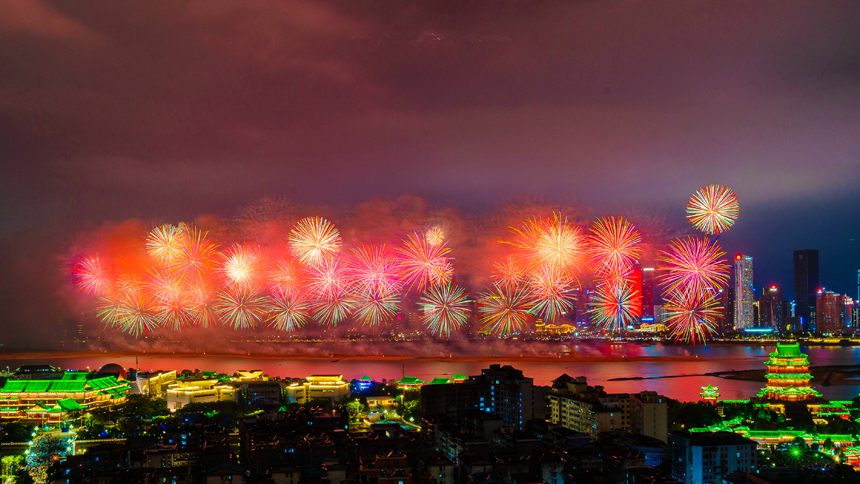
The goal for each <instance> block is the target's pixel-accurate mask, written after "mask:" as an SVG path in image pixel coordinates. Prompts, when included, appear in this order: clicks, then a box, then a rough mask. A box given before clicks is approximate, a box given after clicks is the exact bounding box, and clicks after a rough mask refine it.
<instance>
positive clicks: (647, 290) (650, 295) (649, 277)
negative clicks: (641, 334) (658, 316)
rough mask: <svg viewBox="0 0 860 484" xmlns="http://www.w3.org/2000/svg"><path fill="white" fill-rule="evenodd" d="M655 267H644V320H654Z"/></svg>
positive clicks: (647, 321) (649, 321)
mask: <svg viewBox="0 0 860 484" xmlns="http://www.w3.org/2000/svg"><path fill="white" fill-rule="evenodd" d="M654 272H655V271H654V268H653V267H643V268H642V322H643V323H653V322H654Z"/></svg>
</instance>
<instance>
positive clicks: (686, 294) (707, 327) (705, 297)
mask: <svg viewBox="0 0 860 484" xmlns="http://www.w3.org/2000/svg"><path fill="white" fill-rule="evenodd" d="M722 309H723V308H722V307H720V305H719V303H718V302H717V299H716V294H713V293H710V294H700V293H696V292H690V291H679V292H673V293H671V294H670V295H669V297H668V298H666V299H665V303H664V304H663V314H664V316H663V318H664V321H665V322H666V325H667V327H668V328H669V331H670V335H671V336H672V337H673V338H675V341H681V340H683V341H684V342H685V343H692V344H696V343H697V342H699V343H702V344H704V343H705V341H706V340H707V338H708V337H709V336H710V335H711V334H712V333H714V332H715V331H716V324H715V320H716V318H718V317H719V316H720V315H721V311H722Z"/></svg>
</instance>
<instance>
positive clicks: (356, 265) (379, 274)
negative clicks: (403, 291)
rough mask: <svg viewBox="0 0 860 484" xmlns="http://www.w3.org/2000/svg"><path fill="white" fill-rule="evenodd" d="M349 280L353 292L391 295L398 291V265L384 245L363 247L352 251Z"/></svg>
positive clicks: (399, 282)
mask: <svg viewBox="0 0 860 484" xmlns="http://www.w3.org/2000/svg"><path fill="white" fill-rule="evenodd" d="M352 253H353V258H352V261H351V265H350V270H349V273H350V279H351V281H352V284H353V285H354V286H355V290H356V291H357V292H360V293H365V294H393V293H397V292H399V291H400V288H401V287H402V285H403V283H402V282H401V281H400V277H399V271H400V265H399V264H398V260H397V258H396V257H394V255H392V254H391V253H390V252H388V250H387V249H386V247H385V245H363V246H361V247H359V248H357V249H353V250H352Z"/></svg>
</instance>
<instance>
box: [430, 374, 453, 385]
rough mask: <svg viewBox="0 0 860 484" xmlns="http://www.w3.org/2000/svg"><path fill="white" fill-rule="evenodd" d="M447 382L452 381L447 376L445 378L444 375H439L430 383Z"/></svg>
mask: <svg viewBox="0 0 860 484" xmlns="http://www.w3.org/2000/svg"><path fill="white" fill-rule="evenodd" d="M446 383H451V381H450V380H448V379H447V378H445V377H444V376H437V377H436V378H434V379H433V381H431V382H430V383H429V384H430V385H444V384H446Z"/></svg>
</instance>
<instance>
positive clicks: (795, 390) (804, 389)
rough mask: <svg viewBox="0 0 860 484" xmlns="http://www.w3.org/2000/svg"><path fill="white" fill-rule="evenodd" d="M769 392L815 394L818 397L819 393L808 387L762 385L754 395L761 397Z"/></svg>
mask: <svg viewBox="0 0 860 484" xmlns="http://www.w3.org/2000/svg"><path fill="white" fill-rule="evenodd" d="M769 393H774V394H777V395H810V394H812V395H815V396H817V397H820V396H821V394H820V393H818V392H817V391H815V390H813V389H812V388H809V387H764V388H762V389H761V391H759V392H758V394H757V395H756V396H758V397H763V396H765V395H767V394H769Z"/></svg>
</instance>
